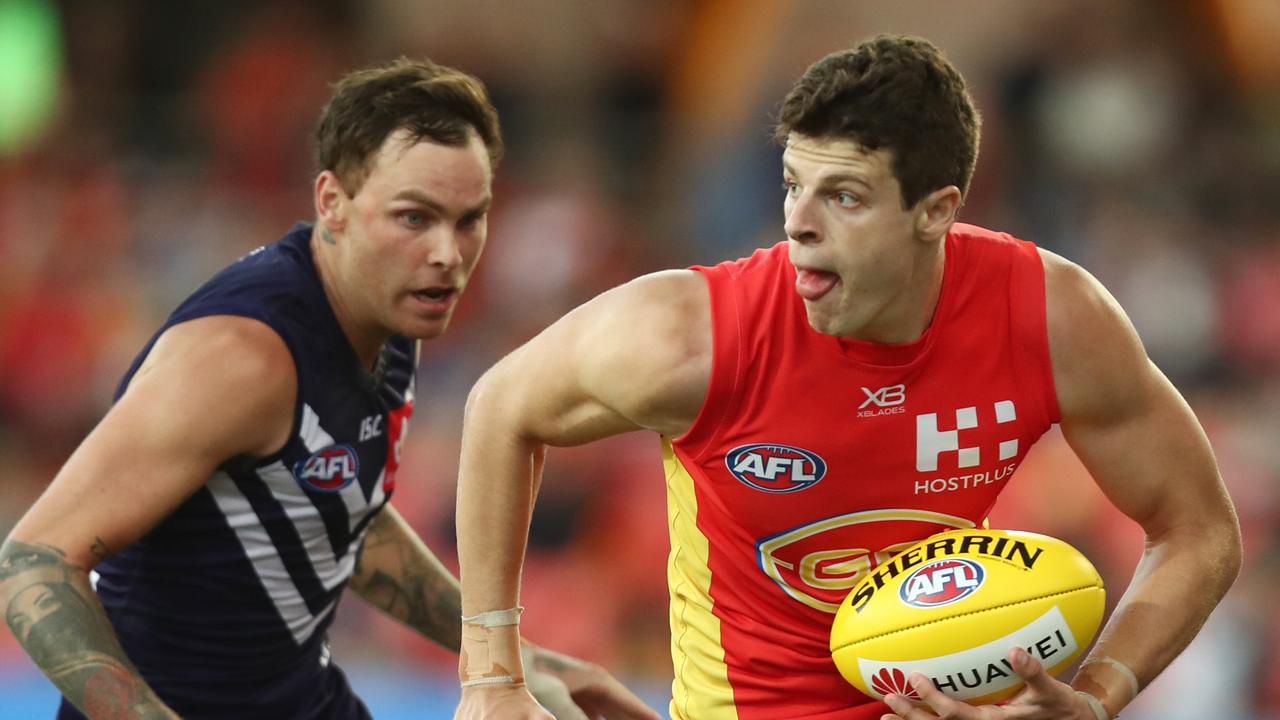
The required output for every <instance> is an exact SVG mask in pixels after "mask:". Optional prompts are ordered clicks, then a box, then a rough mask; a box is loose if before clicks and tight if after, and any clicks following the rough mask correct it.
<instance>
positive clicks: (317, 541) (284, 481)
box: [208, 403, 386, 644]
mask: <svg viewBox="0 0 1280 720" xmlns="http://www.w3.org/2000/svg"><path fill="white" fill-rule="evenodd" d="M298 435H299V437H300V438H301V440H302V442H303V444H304V445H305V446H306V448H307V450H308V451H310V452H316V451H317V450H321V449H323V448H325V447H328V446H329V445H332V444H333V436H332V435H330V434H329V433H328V432H325V430H324V428H322V427H321V426H320V418H319V416H318V415H317V414H316V412H315V411H314V410H313V409H311V407H310V406H309V405H307V404H306V403H303V405H302V422H301V424H300V427H299V430H298ZM385 473H386V471H385V470H383V472H381V473H379V475H378V480H377V483H376V484H375V485H374V490H373V493H372V497H370V498H369V499H368V500H366V499H365V497H364V491H363V490H362V489H361V487H360V483H358V482H353V483H351V484H350V485H348V486H347V487H345V488H343V489H342V490H341V491H340V492H339V493H338V495H339V496H340V497H341V498H342V501H343V504H344V505H345V506H346V508H347V521H348V529H349V530H354V529H355V527H356V526H357V524H359V523H360V521H361V520H362V519H363V518H364V516H365V515H366V514H368V512H369V511H370V509H371V508H374V507H377V506H378V505H379V504H381V503H382V501H383V499H384V498H385V497H386V493H385V492H384V491H383V487H382V481H383V479H384V477H385ZM256 474H257V476H258V478H259V479H261V481H262V482H263V484H264V485H265V486H266V489H267V490H268V492H270V493H271V496H272V497H273V498H274V499H275V500H276V501H277V502H279V503H280V506H281V507H282V508H283V510H284V513H285V516H286V517H288V518H289V521H290V522H291V523H293V526H294V529H295V530H296V531H297V533H298V537H299V538H301V540H302V545H303V549H304V550H305V551H306V554H307V557H308V559H309V560H310V562H311V565H312V568H313V569H314V571H315V573H316V577H317V579H319V581H320V584H321V585H322V586H323V587H324V588H325V589H326V590H332V589H333V588H335V587H337V586H338V585H340V584H342V583H343V582H345V581H346V580H348V579H349V578H350V577H351V574H352V573H353V572H354V570H355V563H356V556H357V552H356V550H357V549H358V548H359V547H360V543H361V542H363V541H364V537H365V534H366V533H367V532H368V528H367V527H366V528H365V529H364V530H363V531H361V532H360V533H359V534H358V535H356V536H355V537H353V538H352V539H351V542H350V544H349V545H348V547H347V552H346V553H345V554H344V555H343V557H342V559H341V560H339V559H338V558H337V556H336V555H335V554H334V552H333V544H332V541H331V540H330V539H329V532H328V529H327V528H326V527H325V524H324V518H323V517H321V515H320V513H319V511H318V510H317V509H316V507H315V505H314V504H313V503H312V502H311V498H310V496H308V495H307V493H306V491H305V490H303V489H302V487H301V486H300V485H299V484H298V481H297V479H296V478H295V477H294V475H293V472H292V471H291V470H290V469H289V468H288V467H286V466H285V464H284V463H283V462H279V461H277V462H274V463H272V464H270V465H267V466H266V467H262V468H258V470H257V472H256ZM208 488H209V491H210V492H211V493H212V494H213V498H214V501H215V502H216V503H217V505H218V508H219V509H220V510H221V511H222V514H223V515H224V516H225V517H226V520H227V524H228V525H229V526H230V527H231V529H232V531H233V532H235V535H236V539H237V540H239V542H240V545H241V547H242V548H243V549H244V552H245V556H246V557H248V558H249V561H250V563H252V565H253V569H254V572H255V573H257V575H258V580H259V581H260V582H261V583H262V587H263V588H264V589H265V590H266V591H267V595H268V596H269V597H270V598H271V602H272V603H273V604H274V605H275V608H276V611H277V612H278V613H280V618H281V620H282V621H283V622H284V623H285V625H286V626H288V628H289V631H290V632H291V633H293V637H294V639H295V640H296V641H297V642H298V643H300V644H301V643H302V642H304V641H305V640H306V639H307V638H309V637H310V636H311V634H312V633H314V632H315V628H316V626H317V625H319V623H320V621H321V620H323V619H324V618H325V617H326V616H327V615H328V614H329V613H330V612H331V611H332V610H333V607H334V606H335V605H336V604H337V601H336V600H335V601H334V602H332V603H330V604H329V605H328V606H327V607H326V608H325V609H324V610H322V611H321V612H319V613H318V614H316V615H314V616H313V615H312V614H311V612H310V610H309V609H308V608H307V604H306V602H305V601H304V600H303V598H302V595H301V593H300V592H299V591H298V588H297V587H296V586H295V585H294V583H293V580H292V578H290V576H289V572H288V569H287V568H285V566H284V562H283V560H281V558H280V555H279V551H278V550H277V549H276V546H275V544H274V543H273V542H272V541H271V538H270V536H268V534H267V532H266V530H265V528H264V527H263V525H262V521H261V519H260V518H259V517H258V516H257V513H255V512H254V510H253V507H252V505H251V504H250V503H249V500H248V499H247V498H246V497H245V496H244V495H243V494H242V493H241V492H240V490H239V488H237V487H236V484H235V481H234V480H232V479H231V477H230V476H229V475H227V474H226V473H225V472H218V473H216V474H214V476H213V477H212V478H210V480H209V483H208Z"/></svg>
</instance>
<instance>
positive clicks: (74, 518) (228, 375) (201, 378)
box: [12, 316, 296, 568]
mask: <svg viewBox="0 0 1280 720" xmlns="http://www.w3.org/2000/svg"><path fill="white" fill-rule="evenodd" d="M295 393H296V376H295V371H294V369H293V362H292V358H291V357H290V355H289V351H288V349H287V348H286V347H285V345H284V342H283V341H282V340H281V339H280V337H279V336H278V335H276V334H275V333H274V332H273V331H272V330H271V329H270V328H268V327H267V326H265V325H263V324H262V323H259V322H257V321H254V320H249V319H247V318H239V317H229V316H215V317H208V318H201V319H198V320H193V321H190V322H187V323H183V324H181V325H177V326H175V327H173V328H171V329H169V330H168V331H166V333H165V334H164V336H162V337H161V338H160V340H159V341H158V342H157V343H156V345H155V347H154V348H153V349H152V351H151V353H150V355H149V356H148V358H147V361H146V362H145V363H144V365H143V367H142V368H141V369H140V370H139V372H138V373H137V374H136V375H135V376H134V378H133V379H132V381H131V382H130V385H129V388H128V390H127V391H126V392H125V393H124V395H123V396H122V397H121V398H120V400H119V401H118V402H116V403H115V405H114V406H113V407H112V408H111V410H110V411H109V412H108V413H107V414H106V416H105V417H104V418H103V419H102V421H101V422H99V423H98V426H97V427H96V428H94V430H93V431H92V432H91V433H90V434H89V435H88V437H86V438H85V439H84V441H83V442H82V443H81V444H80V446H79V447H78V448H76V450H75V452H74V453H72V455H71V457H70V458H69V459H68V460H67V462H66V464H65V465H64V466H63V467H62V469H61V470H60V471H59V472H58V474H57V475H56V476H55V478H54V480H53V482H52V483H51V484H50V485H49V487H48V489H47V490H46V491H45V492H44V494H42V495H41V496H40V498H39V499H38V500H37V501H36V503H35V504H34V505H33V506H32V507H31V509H30V510H29V511H28V512H27V513H26V515H25V516H24V517H23V518H22V519H21V520H20V521H19V523H18V525H17V526H16V527H15V528H14V530H13V533H12V537H13V538H14V539H17V540H21V541H23V542H28V543H39V544H44V545H48V546H51V547H54V548H59V549H61V550H62V551H63V552H65V553H66V556H67V561H68V562H69V563H71V564H73V565H76V566H79V567H82V568H89V567H92V566H93V565H94V564H95V563H96V562H97V561H98V560H100V559H102V557H104V556H105V555H107V554H109V553H111V552H114V551H116V550H119V549H120V548H122V547H124V546H125V545H128V544H129V543H131V542H133V541H134V540H136V539H137V538H138V537H140V536H141V535H142V534H144V533H145V532H146V531H147V530H149V529H150V528H151V527H153V526H154V525H155V524H156V523H158V522H159V521H160V520H161V519H162V518H163V517H164V516H165V515H167V514H168V513H170V512H171V511H172V510H173V509H174V508H176V507H177V506H178V505H179V504H180V503H181V502H182V501H183V500H184V499H186V498H187V497H188V496H190V495H191V494H192V493H194V492H195V491H196V490H197V489H199V488H200V486H201V485H202V484H203V483H204V482H205V481H206V480H207V479H208V478H209V476H210V475H211V474H212V473H213V472H214V471H215V470H216V468H217V467H218V466H219V465H220V464H221V463H223V462H224V461H226V460H227V459H229V458H232V457H235V456H237V455H244V454H248V455H266V454H269V453H270V452H272V451H273V450H275V449H276V448H278V447H279V446H280V445H282V444H283V443H284V441H285V440H286V439H287V437H288V432H289V429H290V427H291V423H292V414H293V409H292V408H293V403H294V397H295Z"/></svg>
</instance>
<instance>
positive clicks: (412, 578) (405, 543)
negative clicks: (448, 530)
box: [347, 505, 462, 652]
mask: <svg viewBox="0 0 1280 720" xmlns="http://www.w3.org/2000/svg"><path fill="white" fill-rule="evenodd" d="M347 587H348V588H349V589H350V590H351V591H352V592H354V593H356V594H357V595H359V596H360V597H362V598H364V599H365V600H366V601H367V602H368V603H369V604H371V605H373V606H374V607H376V608H378V609H379V610H382V611H383V612H385V613H386V614H388V615H390V616H391V617H393V618H395V619H396V620H399V621H400V622H402V623H404V624H405V625H407V626H409V627H410V628H412V629H414V630H415V631H417V632H418V633H420V634H421V635H423V636H424V637H427V638H429V639H431V640H434V641H435V642H437V643H439V644H440V645H442V646H444V647H445V648H446V649H448V650H452V651H453V652H458V646H459V643H460V642H461V636H460V633H461V623H459V622H458V618H459V616H460V615H461V613H462V606H461V603H460V601H459V590H458V581H457V580H456V579H454V577H453V574H452V573H450V572H449V570H448V568H446V567H445V566H444V565H443V564H442V563H441V562H440V560H439V559H438V558H437V557H436V556H435V553H433V552H431V549H430V548H428V547H427V545H426V543H424V542H422V540H421V539H420V538H419V537H418V534H417V533H415V532H414V531H413V529H412V528H410V527H409V524H408V523H406V522H405V520H404V518H403V517H401V516H400V513H398V512H396V510H395V508H393V507H391V506H390V505H387V506H386V507H384V508H383V509H382V511H381V512H380V513H378V517H377V518H375V519H374V520H373V522H371V523H369V533H368V535H366V536H365V539H364V545H363V547H362V548H361V550H360V556H359V558H358V559H357V560H356V570H355V574H354V575H353V576H352V577H351V581H350V582H349V583H348V584H347Z"/></svg>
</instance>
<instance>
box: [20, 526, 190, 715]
mask: <svg viewBox="0 0 1280 720" xmlns="http://www.w3.org/2000/svg"><path fill="white" fill-rule="evenodd" d="M98 542H99V543H101V539H99V540H98ZM94 547H95V555H96V548H97V543H95V546H94ZM103 549H104V550H105V545H103ZM0 609H3V611H4V618H5V621H6V622H7V623H8V625H9V628H10V629H11V630H12V631H13V635H14V637H16V638H17V639H18V642H19V643H21V644H22V647H23V648H24V649H25V650H26V651H27V654H28V655H30V656H31V659H32V660H33V661H35V664H36V665H37V666H38V667H39V668H40V669H41V670H42V671H44V673H45V674H46V675H48V676H49V679H50V680H52V681H53V684H54V685H56V686H57V687H58V689H59V690H61V691H62V694H63V695H64V696H66V698H67V700H69V701H70V702H71V703H72V704H74V705H75V706H76V707H78V708H80V710H81V711H82V712H84V713H85V714H86V715H87V716H89V717H91V718H94V720H98V718H103V719H104V720H152V719H153V718H155V719H160V718H171V717H173V715H172V714H171V713H169V712H168V711H167V709H166V708H165V706H164V705H163V704H162V703H161V702H160V701H159V700H158V699H157V698H156V696H155V693H154V692H152V690H151V688H149V687H147V685H146V683H145V681H143V679H142V678H141V677H140V676H139V675H138V671H137V670H136V669H135V668H134V667H133V665H132V664H130V662H129V660H128V658H127V657H125V654H124V650H123V649H122V648H121V647H120V642H119V641H118V640H117V639H116V636H115V633H114V632H113V631H112V628H111V624H110V622H109V621H108V620H107V616H106V613H105V612H103V610H102V605H101V603H100V602H99V601H98V599H97V597H96V596H95V595H94V593H93V589H92V588H90V587H89V581H88V578H87V577H86V576H85V574H84V571H83V570H80V569H79V568H76V567H74V566H72V565H70V564H68V563H67V561H66V555H65V553H63V552H62V550H60V549H59V548H56V547H52V546H49V545H29V544H27V543H22V542H18V541H17V540H10V541H8V542H7V543H5V545H4V547H3V548H0Z"/></svg>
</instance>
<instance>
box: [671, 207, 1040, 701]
mask: <svg viewBox="0 0 1280 720" xmlns="http://www.w3.org/2000/svg"><path fill="white" fill-rule="evenodd" d="M695 269H696V270H698V271H700V272H702V273H704V274H705V276H706V278H707V281H708V283H709V285H710V292H711V313H712V327H713V334H714V355H713V361H712V372H711V383H710V388H709V390H708V394H707V397H706V400H705V401H704V403H703V407H702V410H701V412H700V414H699V415H698V418H697V420H696V421H695V422H694V425H693V427H692V428H691V429H690V430H689V432H688V433H686V434H685V435H684V436H683V437H681V438H678V439H675V440H668V439H666V438H664V440H663V451H664V461H665V466H666V476H667V493H668V524H669V527H670V532H671V546H672V551H671V557H670V560H669V562H668V581H669V583H670V594H671V633H672V646H671V652H672V659H673V661H674V664H675V682H674V684H673V688H672V701H671V716H672V718H675V719H676V720H782V719H784V718H785V719H787V720H797V719H804V720H835V719H836V718H839V719H840V720H851V719H852V720H862V719H864V718H867V719H870V718H879V717H880V715H881V714H882V713H884V712H887V708H886V706H885V705H883V704H881V703H878V702H873V701H871V700H870V699H868V698H866V697H864V696H863V695H861V694H860V693H859V692H858V691H857V690H855V689H854V688H853V687H852V686H850V685H849V684H848V683H846V682H845V681H844V679H843V678H841V677H840V675H839V673H838V672H837V671H836V668H835V665H834V664H833V663H832V661H831V656H830V653H829V652H828V649H827V642H828V636H829V632H830V627H831V620H832V617H833V614H834V613H835V610H836V607H837V606H838V605H839V603H840V601H841V600H842V599H843V598H844V596H845V595H846V594H847V593H848V591H849V589H850V588H851V587H852V586H853V585H854V584H855V583H856V582H857V581H858V580H859V579H860V578H861V576H862V575H863V574H864V573H865V572H867V570H869V569H870V568H873V567H875V566H876V565H877V564H878V563H880V562H883V561H884V560H886V559H887V558H888V557H890V556H891V555H893V554H894V553H895V552H896V551H897V550H898V549H901V548H903V547H905V546H906V545H909V544H911V543H913V542H915V541H917V540H919V539H921V538H923V537H925V536H927V535H930V534H932V533H935V532H940V531H942V530H947V529H951V528H967V527H974V526H977V525H980V524H981V523H982V522H983V519H984V518H985V517H986V515H987V513H988V512H989V511H990V509H991V506H992V504H993V503H994V502H995V500H996V496H997V495H998V494H999V493H1000V490H1001V489H1002V488H1003V487H1004V485H1005V484H1006V483H1007V482H1008V481H1009V478H1010V476H1011V475H1012V474H1013V472H1014V470H1016V469H1017V467H1018V464H1019V463H1020V462H1021V461H1022V459H1023V457H1024V456H1025V454H1026V452H1027V450H1028V448H1030V447H1031V444H1032V443H1033V442H1035V441H1036V439H1037V438H1039V437H1040V436H1041V435H1042V434H1043V433H1044V432H1045V431H1046V430H1047V429H1048V428H1049V426H1050V425H1051V424H1052V423H1054V422H1057V420H1058V406H1057V399H1056V395H1055V392H1054V386H1053V376H1052V371H1051V368H1050V363H1049V349H1048V340H1047V333H1046V329H1045V295H1044V268H1043V266H1042V265H1041V261H1040V257H1039V254H1038V253H1037V251H1036V249H1035V246H1033V245H1032V244H1031V243H1027V242H1023V241H1020V240H1016V239H1014V238H1012V237H1010V236H1008V235H1003V234H997V233H993V232H990V231H987V230H983V229H981V228H977V227H973V226H967V225H956V226H955V227H954V228H953V229H952V231H951V232H950V233H949V234H948V236H947V238H946V262H945V266H944V271H943V281H942V291H941V295H940V297H939V300H938V306H937V310H936V311H935V313H934V318H933V321H932V323H931V324H930V326H929V328H928V330H927V331H926V332H925V333H924V335H923V336H921V337H920V338H919V339H918V340H917V341H915V342H912V343H908V344H905V345H880V344H875V343H868V342H861V341H856V340H847V339H841V338H836V337H831V336H828V335H823V334H821V333H818V332H817V331H815V330H813V329H812V328H811V327H810V325H809V323H808V321H807V319H806V316H805V310H804V306H803V301H802V300H801V298H800V296H799V295H797V294H796V291H795V288H794V286H795V270H794V268H793V267H792V265H791V263H790V262H789V261H788V260H787V246H786V243H785V242H783V243H779V244H778V245H775V246H774V247H772V248H769V249H763V250H759V251H757V252H756V253H755V254H754V255H752V256H751V257H749V258H745V259H742V260H738V261H736V262H728V263H723V264H720V265H717V266H715V267H698V268H695Z"/></svg>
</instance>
